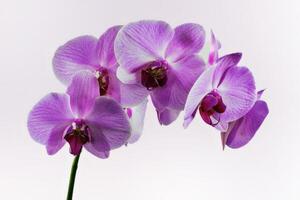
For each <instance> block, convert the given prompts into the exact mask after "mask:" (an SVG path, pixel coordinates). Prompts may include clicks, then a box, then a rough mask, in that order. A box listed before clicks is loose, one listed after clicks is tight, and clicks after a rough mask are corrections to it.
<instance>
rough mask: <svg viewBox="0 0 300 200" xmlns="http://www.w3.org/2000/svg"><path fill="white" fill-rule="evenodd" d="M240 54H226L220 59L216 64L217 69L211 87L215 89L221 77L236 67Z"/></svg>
mask: <svg viewBox="0 0 300 200" xmlns="http://www.w3.org/2000/svg"><path fill="white" fill-rule="evenodd" d="M241 57H242V54H241V53H233V54H228V55H226V56H223V57H221V58H220V59H219V60H218V62H217V64H216V65H217V69H216V71H215V74H214V79H213V87H214V88H215V87H217V86H218V85H219V84H220V83H221V82H222V78H223V77H224V76H223V75H224V74H225V73H226V71H227V70H228V68H230V67H233V66H236V65H237V64H238V62H239V61H240V60H241Z"/></svg>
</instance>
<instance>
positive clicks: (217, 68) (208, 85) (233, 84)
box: [184, 33, 256, 132]
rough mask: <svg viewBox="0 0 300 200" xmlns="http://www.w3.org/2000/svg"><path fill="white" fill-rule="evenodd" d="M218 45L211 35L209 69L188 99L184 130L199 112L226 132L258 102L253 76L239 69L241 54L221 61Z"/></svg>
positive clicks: (243, 69) (198, 81) (223, 58)
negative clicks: (233, 122) (231, 124)
mask: <svg viewBox="0 0 300 200" xmlns="http://www.w3.org/2000/svg"><path fill="white" fill-rule="evenodd" d="M216 42H217V40H216V39H215V37H214V35H213V33H212V43H213V45H212V46H213V50H212V51H211V53H210V55H209V67H208V68H207V69H206V70H205V71H204V72H203V73H202V75H201V76H199V78H198V79H197V81H196V82H195V84H194V85H193V87H192V89H191V90H190V93H189V95H188V97H187V102H186V105H185V115H184V127H187V126H188V125H189V124H190V122H191V121H192V120H193V118H194V117H195V115H196V112H197V110H199V113H200V116H201V117H202V119H203V120H204V122H206V123H207V124H209V125H211V126H213V127H215V128H217V129H219V130H220V131H222V132H226V131H227V129H228V123H229V122H232V121H235V120H237V119H239V118H241V117H242V116H244V115H245V114H247V113H248V112H249V111H250V109H251V108H252V107H253V105H254V103H255V101H256V92H255V82H254V78H253V76H252V73H251V72H250V71H249V69H248V68H246V67H238V66H237V64H238V62H239V61H240V59H241V56H242V55H241V53H233V54H229V55H226V56H223V57H221V58H218V54H217V51H218V47H217V46H218V45H217V44H216Z"/></svg>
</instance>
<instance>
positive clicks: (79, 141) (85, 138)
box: [64, 120, 90, 155]
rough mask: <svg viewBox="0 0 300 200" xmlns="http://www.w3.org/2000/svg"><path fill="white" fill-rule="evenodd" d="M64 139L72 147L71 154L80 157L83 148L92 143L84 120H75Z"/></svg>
mask: <svg viewBox="0 0 300 200" xmlns="http://www.w3.org/2000/svg"><path fill="white" fill-rule="evenodd" d="M64 139H65V140H66V141H67V142H68V143H69V145H70V153H71V154H73V155H79V154H80V152H81V150H82V146H83V145H84V144H85V143H87V142H89V141H90V138H89V132H88V126H86V125H85V124H84V122H83V121H82V120H75V121H74V122H73V124H72V126H71V127H70V128H69V129H68V130H67V133H66V135H65V136H64Z"/></svg>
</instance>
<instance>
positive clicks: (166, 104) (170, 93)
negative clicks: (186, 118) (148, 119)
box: [150, 73, 188, 110]
mask: <svg viewBox="0 0 300 200" xmlns="http://www.w3.org/2000/svg"><path fill="white" fill-rule="evenodd" d="M187 95H188V90H186V89H185V88H184V86H183V85H182V84H181V83H180V81H179V80H178V78H177V77H176V76H175V75H174V74H171V73H169V74H168V81H167V83H166V84H165V85H164V86H163V87H161V88H155V89H154V90H153V91H151V92H150V96H151V99H152V101H153V103H154V106H155V107H156V109H157V110H161V109H165V108H171V109H176V110H183V108H184V104H185V101H186V98H187Z"/></svg>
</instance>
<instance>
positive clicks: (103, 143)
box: [83, 127, 110, 159]
mask: <svg viewBox="0 0 300 200" xmlns="http://www.w3.org/2000/svg"><path fill="white" fill-rule="evenodd" d="M91 138H92V139H91V141H90V142H88V143H86V144H84V145H83V146H84V148H85V149H86V150H87V151H89V152H90V153H91V154H93V155H95V156H97V157H99V158H103V159H105V158H108V157H109V151H110V146H109V144H108V142H107V139H106V138H105V136H104V134H103V131H102V129H100V128H94V127H93V128H92V129H91Z"/></svg>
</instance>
